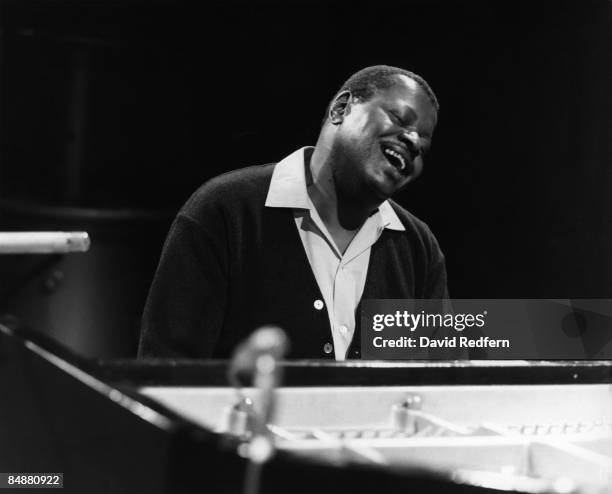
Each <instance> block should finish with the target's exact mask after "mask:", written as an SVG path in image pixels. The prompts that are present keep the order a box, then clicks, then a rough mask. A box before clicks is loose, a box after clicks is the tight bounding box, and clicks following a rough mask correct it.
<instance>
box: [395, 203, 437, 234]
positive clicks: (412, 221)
mask: <svg viewBox="0 0 612 494" xmlns="http://www.w3.org/2000/svg"><path fill="white" fill-rule="evenodd" d="M389 204H391V207H392V208H393V211H395V214H397V217H398V218H399V220H400V221H401V222H402V225H404V228H406V231H407V232H415V233H418V234H420V235H423V236H433V234H432V233H431V230H430V228H429V226H428V225H427V223H425V222H424V221H423V220H421V219H420V218H417V217H416V216H415V215H414V214H412V213H411V212H410V211H408V210H407V209H406V208H404V207H402V206H400V205H399V204H398V203H397V202H395V201H394V200H392V199H389Z"/></svg>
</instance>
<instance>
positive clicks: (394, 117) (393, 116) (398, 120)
mask: <svg viewBox="0 0 612 494" xmlns="http://www.w3.org/2000/svg"><path fill="white" fill-rule="evenodd" d="M388 113H389V115H391V119H392V120H393V121H394V122H395V123H396V124H398V125H403V124H404V121H403V120H402V118H401V117H400V116H399V114H397V113H396V112H394V111H392V110H389V112H388Z"/></svg>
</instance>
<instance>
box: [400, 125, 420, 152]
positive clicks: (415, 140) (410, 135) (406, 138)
mask: <svg viewBox="0 0 612 494" xmlns="http://www.w3.org/2000/svg"><path fill="white" fill-rule="evenodd" d="M399 139H400V141H402V143H403V144H405V145H406V147H407V148H408V151H409V152H410V155H411V157H412V158H415V157H416V156H418V155H419V154H421V136H419V133H418V132H417V131H416V130H404V131H402V132H401V133H400V135H399Z"/></svg>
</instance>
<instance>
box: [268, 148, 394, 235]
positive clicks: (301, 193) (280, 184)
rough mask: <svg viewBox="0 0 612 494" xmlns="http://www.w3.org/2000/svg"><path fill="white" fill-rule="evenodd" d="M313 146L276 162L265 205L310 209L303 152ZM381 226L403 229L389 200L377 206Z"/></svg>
mask: <svg viewBox="0 0 612 494" xmlns="http://www.w3.org/2000/svg"><path fill="white" fill-rule="evenodd" d="M309 149H313V148H309V147H303V148H301V149H298V150H297V151H295V152H293V153H291V154H290V155H289V156H287V157H286V158H285V159H283V160H282V161H280V162H278V163H277V165H276V166H275V167H274V171H273V172H272V180H271V182H270V188H269V189H268V195H267V197H266V207H269V208H296V209H310V208H311V204H312V203H311V202H310V201H309V198H308V191H307V189H306V171H305V169H304V153H305V152H306V151H307V150H309ZM378 214H379V216H380V221H381V226H383V227H384V228H388V229H390V230H398V231H405V230H406V229H405V228H404V225H403V224H402V222H401V221H400V219H399V218H398V217H397V214H396V213H395V211H394V210H393V207H392V206H391V204H389V201H385V202H383V203H382V204H381V205H380V206H379V207H378Z"/></svg>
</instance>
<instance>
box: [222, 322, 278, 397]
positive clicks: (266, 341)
mask: <svg viewBox="0 0 612 494" xmlns="http://www.w3.org/2000/svg"><path fill="white" fill-rule="evenodd" d="M288 350H289V339H288V338H287V335H286V334H285V332H284V331H283V330H282V329H280V328H277V327H275V326H263V327H261V328H259V329H257V330H255V331H254V332H253V333H252V334H251V335H250V336H249V337H248V338H247V339H246V340H245V341H243V342H242V343H240V344H239V345H238V346H237V347H236V350H235V351H234V354H233V357H232V360H231V363H230V367H229V372H228V377H229V381H230V383H231V384H232V385H233V386H234V387H235V388H240V387H241V383H240V377H247V378H252V379H253V383H254V384H255V386H257V387H259V386H258V385H257V383H256V382H255V381H256V378H257V375H258V374H261V373H262V372H263V373H264V374H269V369H267V367H270V366H271V365H273V366H274V367H276V361H278V360H282V359H283V358H284V356H285V355H286V354H287V351H288ZM276 377H278V376H276ZM273 385H274V386H275V385H276V382H274V383H273Z"/></svg>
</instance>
